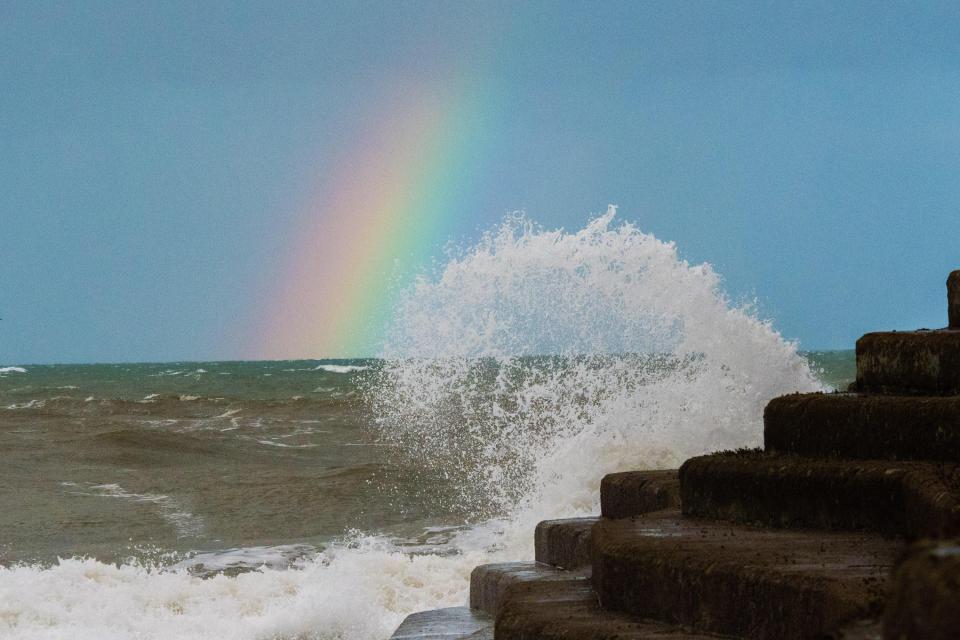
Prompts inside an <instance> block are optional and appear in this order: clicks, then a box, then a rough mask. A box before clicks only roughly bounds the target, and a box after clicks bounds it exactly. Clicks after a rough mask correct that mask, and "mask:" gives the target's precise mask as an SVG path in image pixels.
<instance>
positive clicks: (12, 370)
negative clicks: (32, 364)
mask: <svg viewBox="0 0 960 640" xmlns="http://www.w3.org/2000/svg"><path fill="white" fill-rule="evenodd" d="M26 372H27V370H26V369H24V368H23V367H0V376H3V375H7V374H10V373H26Z"/></svg>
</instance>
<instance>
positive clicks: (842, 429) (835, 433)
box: [763, 393, 960, 462]
mask: <svg viewBox="0 0 960 640" xmlns="http://www.w3.org/2000/svg"><path fill="white" fill-rule="evenodd" d="M763 425H764V430H763V439H764V446H765V448H766V449H767V451H774V452H780V453H795V454H799V455H805V456H839V457H844V458H866V459H875V460H880V459H891V460H911V459H912V460H942V461H952V462H960V396H946V397H923V396H887V395H869V394H856V393H830V394H824V393H804V394H800V393H796V394H793V395H789V396H781V397H779V398H774V399H773V400H771V401H770V403H769V404H767V408H766V410H765V411H764V414H763Z"/></svg>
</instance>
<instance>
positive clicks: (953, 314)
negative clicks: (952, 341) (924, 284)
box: [947, 271, 960, 329]
mask: <svg viewBox="0 0 960 640" xmlns="http://www.w3.org/2000/svg"><path fill="white" fill-rule="evenodd" d="M947 316H948V318H949V321H950V323H949V324H948V325H947V326H948V327H950V328H951V329H960V271H954V272H953V273H951V274H950V277H948V278H947Z"/></svg>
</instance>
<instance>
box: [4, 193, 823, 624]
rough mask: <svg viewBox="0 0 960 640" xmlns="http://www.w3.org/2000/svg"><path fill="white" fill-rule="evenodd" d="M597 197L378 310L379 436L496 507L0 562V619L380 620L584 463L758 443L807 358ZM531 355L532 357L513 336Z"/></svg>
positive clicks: (469, 496) (554, 507)
mask: <svg viewBox="0 0 960 640" xmlns="http://www.w3.org/2000/svg"><path fill="white" fill-rule="evenodd" d="M613 217H614V216H613V211H609V212H608V213H607V214H606V215H604V216H601V217H599V218H597V219H596V220H594V221H593V222H592V223H591V224H589V225H588V226H587V227H586V228H585V229H583V230H581V231H579V232H577V233H564V232H560V231H542V230H538V229H536V228H535V227H534V226H533V225H531V224H530V223H529V222H527V221H526V220H524V219H523V218H516V219H513V220H510V221H508V222H507V223H506V224H504V225H503V227H502V228H500V229H498V230H497V231H496V232H495V233H492V234H490V235H489V236H487V237H486V238H485V239H484V240H483V241H482V242H481V243H480V244H479V245H478V246H477V247H475V248H473V249H472V250H470V251H467V252H464V253H463V254H462V256H461V257H459V258H456V259H453V260H451V261H450V262H449V263H448V264H447V265H446V267H445V268H444V269H443V270H442V271H441V272H440V273H438V274H437V275H436V276H434V277H424V278H423V279H421V280H420V281H419V282H418V283H417V284H416V285H415V287H413V288H412V289H411V290H410V291H409V292H408V294H407V295H406V296H405V297H404V298H403V299H402V301H401V304H400V306H399V308H398V310H397V314H396V319H395V322H394V327H393V330H392V332H391V334H390V338H389V340H388V343H387V345H386V347H385V355H386V356H387V357H388V358H389V360H388V362H387V363H386V365H385V366H384V368H383V370H382V371H381V372H379V373H377V375H376V376H374V378H373V381H372V382H371V384H373V387H372V388H371V389H369V391H370V393H369V394H368V398H369V399H370V401H371V403H372V407H373V408H374V410H375V411H376V413H377V416H378V419H379V425H380V427H381V428H382V430H383V434H384V435H383V442H382V444H388V445H392V447H393V448H394V449H395V450H396V451H397V452H398V455H402V454H404V453H406V454H407V455H409V456H410V459H416V460H423V464H424V466H425V468H426V470H425V472H424V473H425V474H429V473H430V472H431V469H433V470H439V471H445V472H446V476H447V477H448V478H449V482H451V483H453V487H452V488H453V489H456V490H457V491H456V492H455V495H457V496H458V497H457V499H458V500H460V501H461V503H462V506H463V507H464V509H465V510H466V511H468V512H471V513H473V514H474V520H477V519H479V518H480V516H481V515H482V514H488V515H492V516H494V518H495V519H489V520H486V521H482V522H479V523H478V524H475V525H474V526H471V527H468V528H466V529H463V530H460V531H456V532H453V533H452V534H451V536H452V537H450V538H449V539H448V538H447V537H445V536H440V537H441V538H443V540H446V542H445V543H443V544H442V545H441V546H440V547H438V548H436V549H435V550H436V551H437V553H434V554H429V553H428V554H424V555H411V554H410V553H409V548H407V549H405V548H403V547H402V546H400V547H398V546H397V545H395V544H393V543H392V542H391V541H389V540H387V539H384V538H382V537H374V536H365V535H361V534H358V535H357V536H355V537H353V538H352V539H349V540H345V541H342V542H340V543H337V544H332V545H330V546H329V547H328V548H327V549H325V550H324V551H322V552H320V553H318V554H317V555H316V556H313V557H309V556H306V557H304V558H302V559H300V560H299V561H297V562H296V563H295V566H296V567H297V569H296V570H279V569H271V568H263V569H261V570H259V571H255V572H250V573H244V574H241V575H238V576H236V577H227V576H225V575H217V576H215V577H212V578H209V579H199V578H197V577H195V576H193V575H191V573H190V571H189V570H188V568H186V567H178V568H174V569H171V570H166V571H161V570H158V569H152V568H147V567H143V566H139V565H122V566H119V567H115V566H111V565H105V564H102V563H99V562H96V561H94V560H62V561H60V563H59V564H57V565H56V566H53V567H50V568H41V567H36V566H18V567H11V568H6V569H0V636H4V637H12V638H17V639H18V640H20V639H25V638H31V639H32V638H68V637H69V638H81V639H92V638H106V639H113V638H129V637H140V638H157V639H159V638H173V637H176V638H186V639H193V638H197V639H199V638H221V637H230V638H238V639H241V640H242V639H247V638H249V639H254V638H291V639H292V638H298V639H300V638H302V639H306V638H316V639H324V640H326V639H334V638H338V639H349V640H373V639H377V638H381V639H382V638H385V637H387V636H388V635H389V634H390V632H391V631H392V630H393V628H394V627H395V626H396V625H397V624H398V623H399V622H400V620H401V619H402V618H403V616H404V615H406V614H408V613H410V612H412V611H416V610H420V609H425V608H432V607H440V606H450V605H459V604H463V603H464V602H465V601H466V598H467V588H468V579H469V574H470V571H471V569H472V568H473V567H474V566H475V565H476V564H479V563H483V562H490V561H506V560H514V559H529V558H531V557H532V553H533V526H534V525H535V523H536V522H537V520H539V519H542V518H546V517H556V516H576V515H585V514H589V513H595V512H596V511H597V509H598V506H599V505H598V486H599V480H600V478H601V477H602V475H603V474H605V473H609V472H612V471H617V470H621V469H627V468H643V467H647V468H654V467H670V466H675V465H677V464H678V463H679V462H680V461H681V460H682V459H683V458H685V457H687V456H689V455H693V454H697V453H701V452H703V451H706V450H710V449H715V448H721V447H736V446H744V445H754V444H757V443H759V442H760V439H761V434H762V428H761V420H762V410H763V407H764V405H765V403H766V402H767V401H768V400H769V399H770V398H771V397H773V396H775V395H778V394H781V393H785V392H790V391H808V390H812V389H816V388H819V385H818V383H817V382H816V381H815V379H814V377H813V375H812V374H811V373H810V371H809V368H808V366H807V364H806V362H805V361H804V360H803V359H802V358H801V357H799V356H798V355H797V353H796V349H795V346H794V345H792V344H790V343H788V342H785V341H784V340H783V339H782V338H781V337H780V336H779V335H778V334H777V333H776V331H774V330H773V328H772V327H771V326H770V324H769V323H767V322H764V321H762V320H761V319H759V318H757V317H756V315H755V314H754V313H753V312H752V311H751V309H750V308H749V307H742V306H737V305H733V304H731V303H730V301H729V300H728V299H727V297H726V296H725V295H724V294H723V293H722V291H721V290H720V280H719V278H718V276H717V275H716V274H715V273H714V272H713V270H712V269H711V268H710V267H709V266H708V265H689V264H687V263H686V262H684V261H682V260H680V259H679V258H678V256H677V251H676V249H675V247H674V246H673V245H672V244H668V243H664V242H661V241H659V240H657V239H656V238H654V237H653V236H650V235H647V234H643V233H641V232H640V231H638V230H637V229H635V228H634V227H632V226H629V225H621V226H615V225H614V223H613ZM538 354H549V355H550V356H553V357H552V358H541V359H540V360H536V359H531V358H522V357H519V356H530V355H538ZM323 366H335V365H321V367H323ZM442 475H444V474H440V476H442ZM440 476H435V477H440ZM449 488H450V487H448V489H449ZM318 508H322V505H318ZM430 535H433V534H432V533H431V534H430ZM418 549H419V550H420V551H423V550H424V549H423V548H422V547H419V548H418ZM240 555H243V554H242V553H241V554H240Z"/></svg>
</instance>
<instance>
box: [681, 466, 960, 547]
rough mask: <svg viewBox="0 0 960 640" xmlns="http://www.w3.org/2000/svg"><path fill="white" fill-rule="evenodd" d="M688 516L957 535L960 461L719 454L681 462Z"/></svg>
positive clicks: (912, 534) (959, 527)
mask: <svg viewBox="0 0 960 640" xmlns="http://www.w3.org/2000/svg"><path fill="white" fill-rule="evenodd" d="M680 487H681V495H682V499H683V513H684V514H685V515H690V516H696V517H703V518H716V519H719V520H728V521H732V522H742V523H746V524H762V525H767V526H774V527H792V528H799V527H808V528H821V529H846V530H867V531H876V532H881V533H884V534H887V535H896V536H906V537H908V538H917V537H923V536H948V535H955V534H960V465H957V464H947V463H931V462H896V461H889V460H845V459H839V458H805V457H800V456H793V455H782V454H771V453H765V452H762V451H744V452H727V453H717V454H713V455H708V456H699V457H696V458H691V459H689V460H687V461H686V462H685V463H684V464H683V466H682V467H681V468H680Z"/></svg>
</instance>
